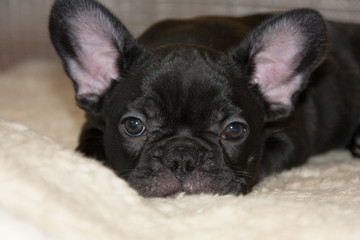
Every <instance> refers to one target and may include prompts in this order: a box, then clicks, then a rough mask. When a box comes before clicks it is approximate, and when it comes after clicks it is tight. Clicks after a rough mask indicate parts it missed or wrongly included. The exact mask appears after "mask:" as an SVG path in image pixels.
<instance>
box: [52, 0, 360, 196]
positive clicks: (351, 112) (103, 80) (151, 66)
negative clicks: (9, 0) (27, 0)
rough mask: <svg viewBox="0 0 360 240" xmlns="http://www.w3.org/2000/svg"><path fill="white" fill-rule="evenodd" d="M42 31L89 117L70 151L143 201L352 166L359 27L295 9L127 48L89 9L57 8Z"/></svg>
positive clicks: (98, 10)
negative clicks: (312, 168) (331, 161)
mask: <svg viewBox="0 0 360 240" xmlns="http://www.w3.org/2000/svg"><path fill="white" fill-rule="evenodd" d="M49 29H50V35H51V40H52V42H53V44H54V46H55V48H56V50H57V53H58V54H59V55H60V57H61V59H62V61H63V65H64V68H65V70H66V72H67V74H68V76H69V77H70V78H71V79H72V81H73V83H74V87H75V91H76V99H77V103H78V105H79V106H80V107H81V108H83V109H84V110H85V111H86V112H87V121H86V123H85V125H84V127H83V129H82V133H81V136H80V143H79V146H78V148H77V150H78V151H80V152H82V153H84V154H85V155H86V156H89V157H93V158H96V159H98V160H99V161H102V162H104V163H105V164H106V165H107V166H108V167H110V168H112V169H113V170H114V171H115V172H116V173H117V174H118V175H119V176H121V177H123V178H124V179H126V180H127V181H128V183H129V184H130V185H131V186H132V187H133V188H135V189H136V190H137V191H138V192H139V193H140V194H141V195H143V196H146V197H167V196H174V195H176V194H178V193H180V192H185V193H186V194H198V193H210V194H220V195H222V194H235V195H237V194H246V193H248V192H249V191H250V190H251V188H252V187H253V186H254V185H255V184H256V183H257V182H258V181H260V180H261V179H263V178H264V177H265V176H267V175H269V174H271V173H274V172H279V171H281V170H283V169H289V168H291V167H294V166H298V165H301V164H303V163H305V162H306V160H307V159H308V157H309V156H311V155H314V154H319V153H322V152H324V151H328V150H330V149H334V148H350V149H351V151H352V152H353V154H354V155H355V156H359V155H360V128H359V126H360V44H359V43H360V26H359V25H355V24H342V23H335V22H327V23H326V22H325V21H324V20H323V18H322V17H321V16H320V14H319V13H318V12H316V11H314V10H310V9H297V10H292V11H288V12H285V13H283V14H279V15H271V14H261V15H254V16H248V17H240V18H237V17H199V18H194V19H190V20H167V21H162V22H159V23H157V24H155V25H153V26H152V27H150V28H149V29H148V30H147V31H145V33H143V34H142V35H141V36H140V37H139V38H138V39H137V40H135V39H134V37H133V36H132V35H131V34H130V33H129V31H128V30H127V29H126V28H125V27H124V25H123V24H122V23H121V22H120V21H119V20H118V19H117V18H116V17H115V16H114V15H113V14H112V13H110V11H109V10H107V9H106V8H105V7H103V6H102V5H101V4H99V3H97V2H96V1H93V0H58V1H56V2H55V4H54V6H53V8H52V12H51V17H50V24H49Z"/></svg>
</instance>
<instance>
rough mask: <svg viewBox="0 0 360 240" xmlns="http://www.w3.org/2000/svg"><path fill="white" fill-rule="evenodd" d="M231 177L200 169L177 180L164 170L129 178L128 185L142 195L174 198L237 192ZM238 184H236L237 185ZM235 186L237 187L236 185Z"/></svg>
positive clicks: (238, 190) (238, 191)
mask: <svg viewBox="0 0 360 240" xmlns="http://www.w3.org/2000/svg"><path fill="white" fill-rule="evenodd" d="M232 182H233V181H232V179H231V178H227V177H224V176H222V177H221V176H217V177H215V176H213V175H208V174H205V173H203V172H201V171H195V172H193V173H192V174H190V175H189V176H188V177H187V178H186V179H183V180H179V179H178V178H176V177H174V176H173V175H172V174H169V173H168V172H166V171H164V172H162V173H159V174H158V175H156V176H152V177H149V176H148V177H144V176H142V177H141V178H136V177H134V176H133V178H131V179H129V183H130V185H131V186H132V187H133V188H135V189H136V190H137V191H138V193H139V194H140V195H142V196H144V197H155V198H156V197H163V198H176V197H178V196H179V195H181V194H184V195H194V194H200V193H204V194H219V195H224V194H229V193H233V194H236V195H237V194H239V193H240V191H241V190H240V189H237V190H236V191H234V187H233V186H232ZM237 186H238V185H237ZM236 188H237V187H236Z"/></svg>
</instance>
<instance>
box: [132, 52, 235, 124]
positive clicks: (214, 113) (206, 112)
mask: <svg viewBox="0 0 360 240" xmlns="http://www.w3.org/2000/svg"><path fill="white" fill-rule="evenodd" d="M152 69H154V68H152ZM223 71H224V69H222V68H221V67H219V63H218V62H216V59H213V58H212V57H211V56H207V55H205V54H203V55H201V54H200V55H199V54H197V53H196V54H195V53H191V52H190V53H189V52H188V54H187V55H181V54H179V53H177V54H173V55H171V54H169V55H166V56H165V57H164V58H162V59H161V60H160V61H159V62H158V65H157V68H156V69H154V70H152V71H151V72H149V74H147V75H146V77H144V79H143V85H142V92H143V97H141V98H139V99H138V100H137V101H136V102H135V103H133V104H131V105H130V108H132V109H133V110H134V111H141V114H144V115H146V117H147V118H149V119H157V121H159V124H160V125H169V124H172V125H194V124H195V125H196V124H204V120H205V119H206V121H207V122H209V123H211V122H219V121H222V118H226V117H227V115H230V114H234V112H236V111H239V110H238V109H237V108H236V107H235V106H233V104H232V101H231V96H232V92H231V90H230V87H229V84H230V83H229V82H228V79H227V78H226V76H225V75H224V72H223ZM204 127H205V126H204Z"/></svg>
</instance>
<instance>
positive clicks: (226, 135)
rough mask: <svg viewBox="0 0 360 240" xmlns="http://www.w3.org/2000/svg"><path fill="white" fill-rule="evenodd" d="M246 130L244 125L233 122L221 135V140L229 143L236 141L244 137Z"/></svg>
mask: <svg viewBox="0 0 360 240" xmlns="http://www.w3.org/2000/svg"><path fill="white" fill-rule="evenodd" d="M246 133H247V128H246V126H245V125H244V124H242V123H238V122H234V123H231V124H229V125H228V126H227V127H226V128H225V130H224V131H223V132H222V134H221V138H223V139H225V140H229V141H237V140H240V139H242V138H243V137H245V136H246Z"/></svg>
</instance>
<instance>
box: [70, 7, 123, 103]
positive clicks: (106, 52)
mask: <svg viewBox="0 0 360 240" xmlns="http://www.w3.org/2000/svg"><path fill="white" fill-rule="evenodd" d="M89 14H91V13H87V14H83V15H82V17H81V18H78V19H75V18H74V19H73V20H74V21H75V22H74V23H73V24H72V25H71V27H72V28H73V32H74V36H75V39H76V43H77V46H76V47H78V48H79V49H77V50H78V52H77V59H76V60H71V61H69V68H70V71H71V74H72V77H73V78H74V80H75V81H76V82H77V84H78V86H79V89H78V95H79V96H81V95H89V94H91V95H94V94H95V95H101V94H102V93H104V92H105V91H106V90H107V89H108V88H109V86H110V84H111V82H112V81H113V80H116V79H118V78H119V71H118V68H117V66H116V61H117V60H118V58H119V57H120V56H119V54H120V53H119V51H118V50H117V49H116V48H115V47H114V45H113V44H114V35H113V33H112V29H111V26H108V23H106V22H105V21H101V16H91V15H89ZM93 14H98V13H93ZM70 22H71V21H70Z"/></svg>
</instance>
